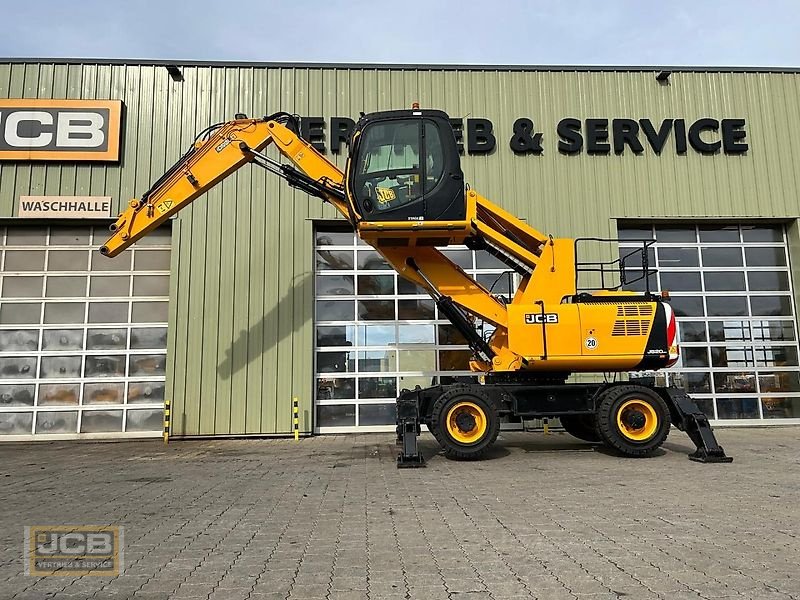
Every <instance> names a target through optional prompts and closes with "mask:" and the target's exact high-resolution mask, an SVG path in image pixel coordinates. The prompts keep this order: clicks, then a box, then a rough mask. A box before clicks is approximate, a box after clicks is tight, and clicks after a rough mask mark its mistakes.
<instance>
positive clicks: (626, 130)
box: [611, 119, 644, 154]
mask: <svg viewBox="0 0 800 600" xmlns="http://www.w3.org/2000/svg"><path fill="white" fill-rule="evenodd" d="M611 129H612V131H613V132H614V154H622V153H623V152H625V146H626V145H628V146H630V148H631V150H632V151H633V153H634V154H641V153H642V152H644V147H642V143H641V142H640V141H639V124H638V123H637V122H636V121H634V120H633V119H614V120H613V121H611Z"/></svg>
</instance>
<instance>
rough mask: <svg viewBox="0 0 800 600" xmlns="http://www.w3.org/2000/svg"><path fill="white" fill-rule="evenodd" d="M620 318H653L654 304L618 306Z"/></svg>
mask: <svg viewBox="0 0 800 600" xmlns="http://www.w3.org/2000/svg"><path fill="white" fill-rule="evenodd" d="M617 316H618V317H652V316H653V305H652V304H620V305H618V306H617Z"/></svg>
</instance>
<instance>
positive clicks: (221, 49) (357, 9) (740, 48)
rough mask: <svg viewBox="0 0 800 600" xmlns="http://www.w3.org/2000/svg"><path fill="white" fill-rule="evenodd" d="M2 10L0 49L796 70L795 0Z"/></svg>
mask: <svg viewBox="0 0 800 600" xmlns="http://www.w3.org/2000/svg"><path fill="white" fill-rule="evenodd" d="M2 4H3V6H2V16H3V22H4V24H5V27H4V28H3V35H2V36H0V56H2V57H74V58H87V57H91V58H153V59H184V60H201V61H202V60H246V61H288V62H300V61H304V62H309V61H310V62H362V63H363V62H382V63H462V64H463V63H470V64H473V63H474V64H531V65H535V64H574V65H592V64H594V65H601V64H607V65H612V64H617V65H639V64H641V65H720V66H722V65H742V66H754V65H761V66H800V35H799V34H800V1H798V0H638V1H637V0H540V1H538V0H530V1H528V2H526V1H524V0H509V1H504V0H493V1H492V0H443V1H437V0H423V1H421V2H414V1H412V0H403V1H398V0H395V1H393V2H384V1H381V0H305V1H303V0H294V1H293V2H277V1H269V0H253V1H251V0H234V1H224V0H192V1H184V0H117V1H114V0H71V1H68V0H27V1H24V0H23V1H13V2H11V1H7V2H3V3H2Z"/></svg>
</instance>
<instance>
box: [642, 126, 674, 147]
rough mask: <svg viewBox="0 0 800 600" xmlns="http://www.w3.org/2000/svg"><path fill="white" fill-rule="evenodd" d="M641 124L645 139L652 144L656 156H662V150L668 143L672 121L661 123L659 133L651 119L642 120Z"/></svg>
mask: <svg viewBox="0 0 800 600" xmlns="http://www.w3.org/2000/svg"><path fill="white" fill-rule="evenodd" d="M639 124H640V125H641V126H642V131H644V137H646V138H647V141H648V143H649V144H650V147H651V148H652V149H653V152H655V153H656V154H661V150H663V149H664V145H665V144H666V143H667V137H669V130H670V129H672V119H664V120H663V121H661V127H659V129H658V131H657V132H656V130H655V128H654V127H653V124H652V123H651V122H650V119H641V120H640V121H639Z"/></svg>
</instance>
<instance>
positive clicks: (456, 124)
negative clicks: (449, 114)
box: [450, 119, 464, 154]
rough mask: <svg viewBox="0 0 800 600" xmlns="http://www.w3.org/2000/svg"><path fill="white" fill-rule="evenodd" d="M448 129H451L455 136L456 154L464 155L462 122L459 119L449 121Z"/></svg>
mask: <svg viewBox="0 0 800 600" xmlns="http://www.w3.org/2000/svg"><path fill="white" fill-rule="evenodd" d="M450 127H452V128H453V135H454V136H456V146H458V153H459V154H464V142H462V141H461V140H463V139H464V121H463V120H461V119H450Z"/></svg>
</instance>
